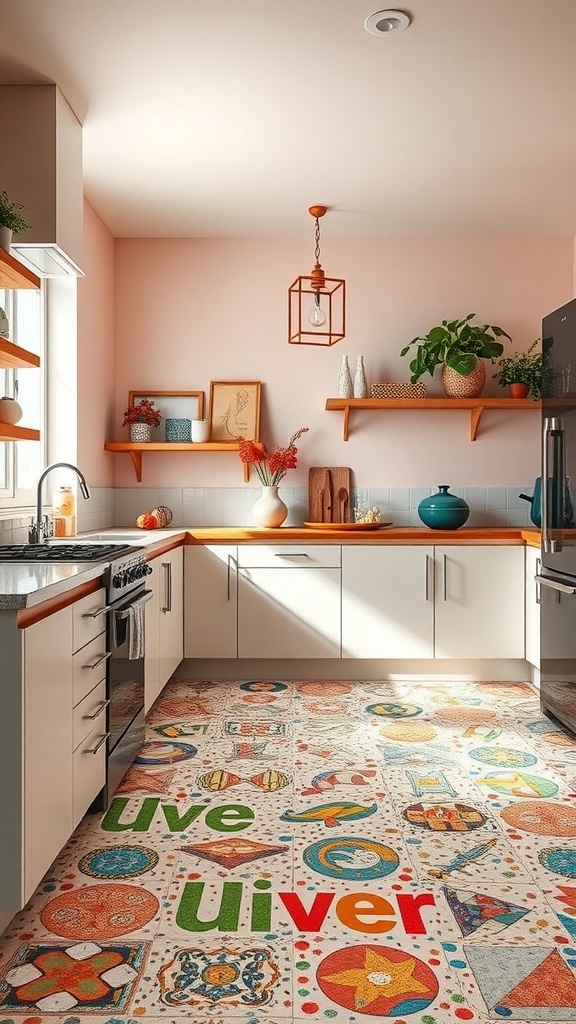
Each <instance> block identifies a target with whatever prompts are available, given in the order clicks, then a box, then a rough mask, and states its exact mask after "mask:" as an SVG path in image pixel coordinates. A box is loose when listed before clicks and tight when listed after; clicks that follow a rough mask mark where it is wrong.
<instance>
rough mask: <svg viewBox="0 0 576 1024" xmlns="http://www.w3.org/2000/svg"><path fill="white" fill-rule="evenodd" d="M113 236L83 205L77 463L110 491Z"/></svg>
mask: <svg viewBox="0 0 576 1024" xmlns="http://www.w3.org/2000/svg"><path fill="white" fill-rule="evenodd" d="M114 253H115V244H114V238H113V237H112V235H111V234H110V232H109V231H108V228H107V227H106V226H105V224H103V222H102V221H101V220H100V218H99V216H98V214H97V213H96V212H95V211H94V209H93V208H92V207H91V206H90V203H88V202H87V201H86V200H85V201H84V259H83V261H82V266H83V269H84V272H85V274H86V276H85V277H83V278H80V279H79V281H78V465H79V466H81V467H82V471H83V472H84V473H85V475H86V477H87V479H88V480H90V483H91V484H92V485H93V486H94V487H111V486H113V483H114V464H113V461H112V458H111V457H110V456H109V455H107V454H106V452H105V451H104V447H103V445H104V440H105V439H106V438H107V437H111V436H113V434H114V430H115V416H114V400H115V387H114V262H115V260H114Z"/></svg>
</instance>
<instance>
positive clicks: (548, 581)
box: [534, 574, 576, 594]
mask: <svg viewBox="0 0 576 1024" xmlns="http://www.w3.org/2000/svg"><path fill="white" fill-rule="evenodd" d="M534 579H535V580H536V583H540V585H541V586H543V587H550V589H551V590H558V591H559V592H560V593H561V594H576V587H571V586H569V585H568V584H567V583H562V582H561V581H560V580H555V579H553V578H552V577H551V576H540V575H539V574H537V575H536V576H535V577H534Z"/></svg>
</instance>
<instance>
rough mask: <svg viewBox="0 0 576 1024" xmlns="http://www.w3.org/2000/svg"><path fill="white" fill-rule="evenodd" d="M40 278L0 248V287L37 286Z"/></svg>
mask: <svg viewBox="0 0 576 1024" xmlns="http://www.w3.org/2000/svg"><path fill="white" fill-rule="evenodd" d="M39 287H40V278H39V277H37V276H36V274H33V273H32V271H31V270H28V267H25V266H24V264H23V263H20V261H19V260H17V259H15V258H14V256H11V255H10V253H9V252H6V250H5V249H0V288H39Z"/></svg>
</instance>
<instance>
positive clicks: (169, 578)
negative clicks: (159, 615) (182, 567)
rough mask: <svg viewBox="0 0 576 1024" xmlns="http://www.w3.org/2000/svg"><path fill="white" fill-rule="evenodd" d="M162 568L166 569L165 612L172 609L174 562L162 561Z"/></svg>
mask: <svg viewBox="0 0 576 1024" xmlns="http://www.w3.org/2000/svg"><path fill="white" fill-rule="evenodd" d="M161 565H162V568H163V569H165V570H166V571H165V574H164V584H165V587H164V593H165V594H166V603H165V605H164V607H163V609H162V611H163V612H171V611H172V564H171V562H162V563H161Z"/></svg>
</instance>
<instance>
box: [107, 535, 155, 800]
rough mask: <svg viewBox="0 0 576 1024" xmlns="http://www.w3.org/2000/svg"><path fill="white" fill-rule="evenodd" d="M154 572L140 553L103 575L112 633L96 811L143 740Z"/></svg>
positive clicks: (124, 559)
mask: <svg viewBox="0 0 576 1024" xmlns="http://www.w3.org/2000/svg"><path fill="white" fill-rule="evenodd" d="M151 573H152V568H151V566H149V565H148V564H147V563H146V562H145V560H144V557H143V555H142V554H141V552H139V551H132V552H131V553H130V555H128V556H125V557H123V558H121V559H118V560H116V561H115V562H113V563H112V564H111V565H110V567H109V569H108V571H107V573H106V577H105V585H106V609H105V611H106V616H107V627H106V628H107V637H108V645H107V646H108V651H109V657H108V672H107V681H106V697H107V700H108V707H107V714H108V721H107V730H106V731H107V733H108V747H107V770H106V785H105V787H104V790H103V791H102V793H101V794H100V795H99V797H98V798H97V801H96V803H95V804H94V805H93V809H94V810H101V809H103V808H105V807H107V806H108V803H109V801H110V798H111V796H112V794H113V793H114V790H115V789H116V788H117V787H118V785H119V784H120V782H121V781H122V779H123V777H124V775H125V774H126V772H127V771H128V768H129V767H130V765H131V764H132V763H133V761H134V758H135V757H136V755H137V753H138V750H139V749H140V747H141V746H142V743H143V742H144V665H145V654H146V626H145V617H144V608H145V605H146V603H147V602H148V601H150V600H151V598H152V596H153V592H152V590H151V589H150V588H149V587H147V586H146V578H147V577H148V576H149V575H150V574H151Z"/></svg>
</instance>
